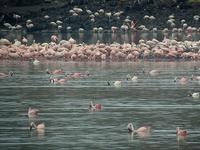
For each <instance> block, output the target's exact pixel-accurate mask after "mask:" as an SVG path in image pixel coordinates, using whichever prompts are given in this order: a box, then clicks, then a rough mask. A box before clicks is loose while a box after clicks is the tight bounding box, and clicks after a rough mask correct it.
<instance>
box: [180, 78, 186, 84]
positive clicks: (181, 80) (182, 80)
mask: <svg viewBox="0 0 200 150" xmlns="http://www.w3.org/2000/svg"><path fill="white" fill-rule="evenodd" d="M179 83H180V84H181V85H185V84H187V83H188V79H187V78H186V77H182V78H181V79H180V80H179Z"/></svg>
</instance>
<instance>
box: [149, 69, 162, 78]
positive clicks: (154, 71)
mask: <svg viewBox="0 0 200 150" xmlns="http://www.w3.org/2000/svg"><path fill="white" fill-rule="evenodd" d="M159 73H160V71H159V70H156V69H154V70H151V71H150V72H149V74H150V75H151V76H157V75H159Z"/></svg>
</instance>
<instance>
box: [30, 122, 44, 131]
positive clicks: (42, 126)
mask: <svg viewBox="0 0 200 150" xmlns="http://www.w3.org/2000/svg"><path fill="white" fill-rule="evenodd" d="M33 128H34V129H36V130H37V131H40V130H44V129H45V124H44V123H39V124H37V125H36V124H35V123H34V122H31V124H30V131H32V129H33Z"/></svg>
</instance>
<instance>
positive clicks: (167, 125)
mask: <svg viewBox="0 0 200 150" xmlns="http://www.w3.org/2000/svg"><path fill="white" fill-rule="evenodd" d="M194 66H197V67H198V68H199V67H200V62H143V61H141V62H140V61H139V62H120V63H117V62H115V63H109V62H102V63H100V62H99V63H96V62H91V63H84V62H82V63H79V62H77V63H75V62H55V61H54V62H53V61H45V62H41V64H40V65H38V66H34V65H33V64H32V63H31V62H21V61H0V72H8V71H10V70H12V71H13V72H15V74H14V76H13V77H11V78H3V79H0V114H1V115H0V149H1V150H8V149H9V150H19V149H20V150H34V149H50V150H51V149H52V150H55V149H56V150H62V149H70V150H71V149H74V150H76V149H77V150H80V149H81V150H89V149H91V150H94V149H105V150H108V149H109V150H117V149H120V150H121V149H124V150H127V149H147V150H155V149H159V150H161V149H170V150H171V149H181V150H195V149H199V147H200V119H199V113H200V99H198V100H194V99H193V98H192V97H189V96H188V94H189V93H190V92H200V83H199V82H197V81H190V82H189V83H188V84H187V85H180V84H178V83H175V82H174V77H175V76H177V77H182V76H187V77H190V76H191V75H192V74H194V75H200V70H194V69H193V68H194ZM47 68H49V69H51V70H53V69H59V68H63V69H64V70H65V71H66V73H71V72H85V71H89V72H90V74H91V75H90V76H89V77H87V78H80V79H75V80H69V81H68V82H67V83H66V84H64V85H59V84H50V83H49V75H47V74H45V70H46V69H47ZM143 69H144V71H145V72H146V73H145V74H143V73H142V70H143ZM152 69H159V70H160V71H161V72H160V75H159V76H155V77H151V76H149V75H148V73H147V72H149V71H150V70H152ZM133 73H136V74H137V76H138V82H137V83H134V82H132V81H127V80H126V75H127V74H131V75H133ZM116 80H121V81H122V87H120V88H116V87H114V86H113V82H114V81H116ZM107 81H110V82H111V86H107ZM91 100H93V101H94V102H96V103H101V104H102V105H103V106H104V107H103V109H102V110H101V111H98V112H90V111H88V105H89V103H90V101H91ZM29 106H31V107H34V108H38V109H40V112H39V115H38V117H37V118H35V120H37V121H42V122H44V123H45V125H46V129H45V132H43V133H38V132H37V131H35V130H33V131H32V132H30V131H29V118H28V116H27V110H28V107H29ZM129 122H133V124H134V126H135V127H136V128H138V127H140V126H143V125H150V126H151V127H152V130H151V133H150V135H149V136H147V137H141V136H139V135H131V134H129V133H128V131H127V124H128V123H129ZM177 126H179V127H181V128H184V129H187V130H188V132H189V133H190V134H189V135H188V136H187V137H186V138H185V139H180V140H178V139H177V136H176V127H177Z"/></svg>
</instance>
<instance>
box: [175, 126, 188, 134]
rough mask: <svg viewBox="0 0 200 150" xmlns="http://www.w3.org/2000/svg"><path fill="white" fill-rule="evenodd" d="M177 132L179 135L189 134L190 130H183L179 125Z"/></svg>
mask: <svg viewBox="0 0 200 150" xmlns="http://www.w3.org/2000/svg"><path fill="white" fill-rule="evenodd" d="M176 134H177V135H178V136H187V135H188V132H187V130H181V129H180V127H177V128H176Z"/></svg>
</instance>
